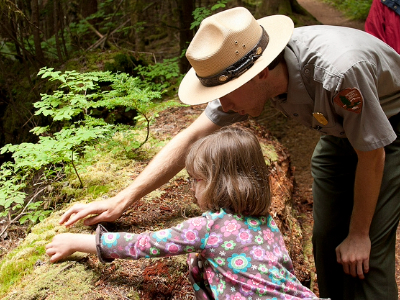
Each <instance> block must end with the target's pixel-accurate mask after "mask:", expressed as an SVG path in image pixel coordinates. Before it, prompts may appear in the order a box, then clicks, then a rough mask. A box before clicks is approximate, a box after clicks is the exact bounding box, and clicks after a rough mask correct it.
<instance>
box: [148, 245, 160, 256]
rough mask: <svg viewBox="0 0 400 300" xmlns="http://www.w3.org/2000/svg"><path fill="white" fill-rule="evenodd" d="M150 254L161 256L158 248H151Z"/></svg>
mask: <svg viewBox="0 0 400 300" xmlns="http://www.w3.org/2000/svg"><path fill="white" fill-rule="evenodd" d="M149 253H150V254H151V255H153V256H156V255H159V254H160V250H159V249H158V248H155V247H151V248H150V251H149Z"/></svg>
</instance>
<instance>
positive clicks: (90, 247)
mask: <svg viewBox="0 0 400 300" xmlns="http://www.w3.org/2000/svg"><path fill="white" fill-rule="evenodd" d="M77 251H79V252H85V253H93V254H94V253H96V240H95V235H90V234H73V233H63V234H59V235H56V236H55V237H54V238H53V241H52V242H51V243H50V244H48V245H47V246H46V254H47V255H48V256H50V262H52V263H54V262H57V261H59V260H60V259H63V258H66V257H68V256H70V255H72V254H73V253H75V252H77Z"/></svg>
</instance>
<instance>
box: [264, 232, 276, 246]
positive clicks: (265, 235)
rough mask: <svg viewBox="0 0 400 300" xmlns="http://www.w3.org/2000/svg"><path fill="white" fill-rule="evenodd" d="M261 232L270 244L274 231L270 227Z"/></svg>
mask: <svg viewBox="0 0 400 300" xmlns="http://www.w3.org/2000/svg"><path fill="white" fill-rule="evenodd" d="M263 233H264V239H265V240H266V241H267V242H268V244H270V245H271V244H272V243H273V241H274V233H273V232H272V231H271V230H270V229H266V230H263Z"/></svg>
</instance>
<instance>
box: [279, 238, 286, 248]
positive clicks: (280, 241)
mask: <svg viewBox="0 0 400 300" xmlns="http://www.w3.org/2000/svg"><path fill="white" fill-rule="evenodd" d="M278 243H279V246H281V248H285V247H286V245H285V241H284V240H283V237H282V236H280V237H279V241H278Z"/></svg>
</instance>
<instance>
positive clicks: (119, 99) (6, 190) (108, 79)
mask: <svg viewBox="0 0 400 300" xmlns="http://www.w3.org/2000/svg"><path fill="white" fill-rule="evenodd" d="M38 75H41V77H42V78H49V80H50V81H53V82H57V83H59V85H58V86H57V87H56V89H55V90H54V91H53V92H52V93H48V94H42V95H41V100H40V101H38V102H36V103H34V107H35V108H36V109H37V111H36V112H35V114H36V115H43V116H47V117H49V118H51V119H52V120H53V123H52V125H51V126H43V127H35V128H34V129H33V130H32V132H33V133H34V134H36V135H38V137H39V140H38V142H37V143H22V144H19V145H10V144H9V145H6V146H4V147H3V148H1V149H0V153H5V152H10V153H12V157H13V160H14V161H13V162H9V163H6V164H3V165H2V166H1V168H0V175H1V176H0V207H1V208H3V210H2V213H1V216H9V219H10V220H11V219H12V218H13V221H14V220H16V219H19V221H20V222H21V223H24V222H25V221H27V220H30V221H32V222H36V221H40V220H41V219H43V218H44V217H46V216H47V215H48V213H49V212H47V211H44V210H43V208H42V205H41V204H42V202H41V201H40V195H41V194H42V193H43V192H44V191H45V187H46V186H47V185H48V184H49V182H51V180H52V179H55V178H56V177H57V178H60V176H59V175H57V176H55V174H60V172H61V173H65V172H66V167H67V166H70V167H71V169H72V170H73V171H74V172H75V174H76V176H77V178H78V180H79V182H80V187H83V182H82V180H81V178H80V176H79V172H78V168H77V166H76V162H77V161H78V160H79V159H80V157H81V156H83V155H84V153H85V147H87V146H90V145H93V144H96V143H98V142H99V141H100V140H104V139H109V138H111V137H112V136H113V135H114V134H115V133H116V132H117V131H119V130H121V129H122V128H125V129H126V128H127V127H126V126H125V127H123V126H119V125H117V124H109V123H107V122H106V121H105V120H104V119H103V118H101V117H98V118H96V117H94V116H93V115H96V113H97V112H98V110H104V109H106V110H109V111H112V110H114V109H117V108H121V107H122V108H124V110H125V111H130V110H134V111H135V112H136V117H134V119H135V121H136V122H137V123H143V124H144V127H145V128H146V130H147V133H146V137H145V139H144V140H142V141H138V140H135V139H134V138H135V136H134V135H131V136H130V138H131V139H132V140H131V143H130V145H131V146H128V147H126V150H127V151H131V150H135V149H138V148H140V147H141V146H142V145H143V144H144V143H146V141H147V140H148V137H149V131H150V123H151V121H152V120H153V119H154V118H155V117H156V116H157V109H159V108H160V107H163V106H162V105H159V104H157V103H155V102H154V99H156V98H160V93H158V92H154V91H150V90H149V89H148V88H139V86H142V87H143V84H141V82H140V79H139V78H134V77H131V76H129V75H127V74H125V73H119V74H112V73H111V72H89V73H82V74H81V73H78V72H76V71H66V72H64V73H61V72H60V71H54V69H53V68H43V69H41V70H40V72H39V74H38ZM166 105H167V104H166ZM38 174H40V175H38ZM33 180H34V181H35V185H36V187H39V186H40V188H32V181H33ZM15 216H16V217H15Z"/></svg>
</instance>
